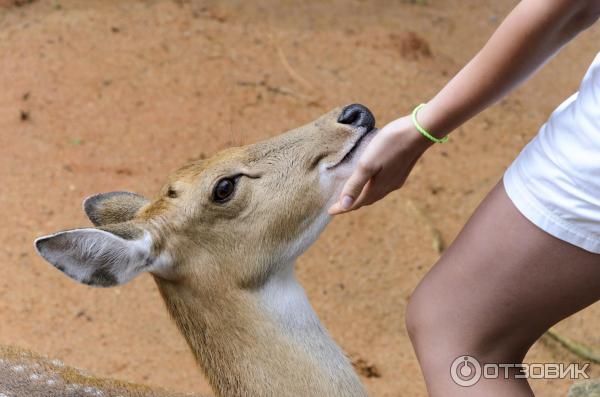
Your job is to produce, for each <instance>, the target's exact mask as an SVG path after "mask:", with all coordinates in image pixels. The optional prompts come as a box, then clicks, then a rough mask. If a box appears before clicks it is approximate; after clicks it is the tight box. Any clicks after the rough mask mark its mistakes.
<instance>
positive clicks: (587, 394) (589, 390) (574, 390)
mask: <svg viewBox="0 0 600 397" xmlns="http://www.w3.org/2000/svg"><path fill="white" fill-rule="evenodd" d="M568 397H600V379H590V380H584V381H579V382H575V383H573V385H572V386H571V388H570V389H569V395H568Z"/></svg>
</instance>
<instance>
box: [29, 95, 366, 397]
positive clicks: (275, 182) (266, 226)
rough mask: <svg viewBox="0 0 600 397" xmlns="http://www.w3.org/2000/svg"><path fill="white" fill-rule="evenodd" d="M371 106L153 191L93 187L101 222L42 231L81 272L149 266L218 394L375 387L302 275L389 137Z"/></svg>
mask: <svg viewBox="0 0 600 397" xmlns="http://www.w3.org/2000/svg"><path fill="white" fill-rule="evenodd" d="M376 131H377V129H376V128H375V118H374V116H373V114H372V113H371V112H370V111H369V109H368V108H366V107H365V106H363V105H360V104H352V105H348V106H345V107H343V108H337V109H334V110H332V111H330V112H328V113H326V114H325V115H323V116H321V117H319V118H318V119H316V120H314V121H313V122H310V123H308V124H306V125H304V126H302V127H299V128H296V129H293V130H291V131H289V132H287V133H284V134H281V135H278V136H275V137H273V138H270V139H268V140H265V141H262V142H258V143H254V144H250V145H247V146H242V147H234V148H228V149H225V150H223V151H221V152H218V153H217V154H215V155H214V156H213V157H211V158H208V159H203V160H196V161H192V162H190V163H188V164H186V165H184V166H183V167H181V168H179V169H177V170H175V171H174V172H172V173H171V174H170V176H169V177H168V178H167V181H166V183H165V184H164V185H163V187H162V188H161V189H160V191H159V193H158V195H157V196H156V197H155V198H153V199H147V198H145V197H143V196H140V195H138V194H135V193H131V192H110V193H103V194H97V195H95V196H91V197H89V198H87V199H86V200H85V201H84V204H83V207H84V210H85V213H86V214H87V216H88V218H89V219H90V220H91V222H92V223H93V225H94V227H87V228H80V229H73V230H66V231H61V232H58V233H54V234H51V235H48V236H44V237H40V238H38V239H37V240H36V241H35V248H36V250H37V252H38V253H39V254H40V255H41V256H42V257H43V258H44V259H45V260H46V261H48V262H49V263H50V264H52V265H53V266H54V267H55V268H56V269H58V270H60V271H61V272H63V273H64V274H65V275H67V276H68V277H70V278H72V279H73V280H75V281H77V282H79V283H83V284H87V285H90V286H93V287H113V286H118V285H122V284H124V283H127V282H128V281H130V280H131V279H133V278H134V277H137V276H139V275H140V274H142V273H149V274H150V275H151V276H152V277H153V278H154V280H155V282H156V285H157V287H158V290H159V292H160V294H161V296H162V298H163V300H164V302H165V305H166V308H167V310H168V312H169V313H170V316H171V318H172V319H173V320H174V322H175V324H176V325H177V327H178V329H179V330H180V332H181V333H182V334H183V336H184V338H185V340H186V341H187V343H188V345H189V347H190V349H191V351H192V353H193V354H194V356H195V358H196V361H197V362H198V364H199V366H200V368H201V370H202V371H203V373H204V374H205V376H206V378H207V379H208V382H209V383H210V385H211V387H212V389H213V391H214V393H215V394H216V395H217V396H278V397H280V396H294V397H298V396H328V397H333V396H365V395H366V390H365V388H364V386H363V385H362V383H361V381H360V380H359V378H358V376H357V374H356V373H355V371H354V370H353V367H352V365H351V363H350V361H349V360H348V358H347V356H346V355H345V354H344V352H343V351H342V349H341V348H340V347H339V346H338V345H337V344H336V343H335V342H334V341H333V339H332V337H331V336H330V335H329V333H328V332H327V330H326V329H325V328H324V326H323V325H322V324H321V322H320V321H319V318H318V316H317V315H316V313H315V311H314V310H313V309H312V307H311V305H310V303H309V301H308V298H307V296H306V294H305V292H304V289H303V288H302V286H301V285H300V284H299V282H298V281H297V279H296V277H295V274H294V266H295V262H296V259H297V258H298V257H299V256H300V255H301V254H302V253H303V252H304V251H305V250H306V249H307V248H308V247H309V246H310V245H311V244H313V242H314V241H315V240H316V239H317V237H318V236H319V234H320V233H321V232H322V231H323V229H324V228H325V226H326V225H327V224H328V223H329V221H330V219H331V217H330V215H329V214H328V213H327V209H328V207H329V206H330V205H331V204H333V203H334V202H335V201H336V200H337V196H338V195H339V194H340V191H341V188H342V186H343V183H344V182H345V181H346V180H347V179H348V177H349V176H350V173H351V172H352V170H353V168H354V167H355V166H356V165H357V162H358V160H357V159H358V157H359V155H360V153H361V152H362V151H363V150H364V148H365V147H366V145H367V144H368V142H369V141H370V140H371V139H372V137H373V136H374V135H375V133H376Z"/></svg>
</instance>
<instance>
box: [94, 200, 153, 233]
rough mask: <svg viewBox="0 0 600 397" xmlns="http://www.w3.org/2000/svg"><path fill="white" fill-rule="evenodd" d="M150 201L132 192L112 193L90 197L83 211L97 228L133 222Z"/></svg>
mask: <svg viewBox="0 0 600 397" xmlns="http://www.w3.org/2000/svg"><path fill="white" fill-rule="evenodd" d="M148 203H149V200H148V199H146V198H145V197H142V196H140V195H139V194H135V193H131V192H110V193H100V194H96V195H94V196H90V197H88V198H86V199H85V201H84V202H83V209H84V211H85V213H86V215H87V216H88V218H90V220H91V221H92V223H93V224H94V225H95V226H101V225H110V224H112V223H120V222H127V221H130V220H132V219H133V218H134V217H135V215H136V214H137V212H138V211H139V210H140V208H142V207H143V206H144V205H146V204H148Z"/></svg>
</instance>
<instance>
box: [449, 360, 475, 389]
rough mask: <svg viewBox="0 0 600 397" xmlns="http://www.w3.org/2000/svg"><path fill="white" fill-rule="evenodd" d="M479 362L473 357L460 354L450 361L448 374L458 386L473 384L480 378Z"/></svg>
mask: <svg viewBox="0 0 600 397" xmlns="http://www.w3.org/2000/svg"><path fill="white" fill-rule="evenodd" d="M481 372H482V371H481V364H479V361H477V359H476V358H475V357H472V356H460V357H457V358H456V360H454V361H453V362H452V366H451V367H450V376H452V380H453V381H454V383H456V384H457V385H459V386H463V387H469V386H473V385H474V384H476V383H477V382H479V379H481Z"/></svg>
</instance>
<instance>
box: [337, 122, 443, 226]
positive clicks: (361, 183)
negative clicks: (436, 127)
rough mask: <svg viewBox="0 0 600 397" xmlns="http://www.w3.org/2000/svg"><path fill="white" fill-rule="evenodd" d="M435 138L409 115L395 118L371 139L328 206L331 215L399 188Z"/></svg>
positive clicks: (350, 209) (356, 207)
mask: <svg viewBox="0 0 600 397" xmlns="http://www.w3.org/2000/svg"><path fill="white" fill-rule="evenodd" d="M431 144H432V142H431V141H429V140H427V139H426V138H425V137H423V136H422V135H421V134H420V133H419V132H418V131H417V130H416V129H415V127H414V126H413V124H412V121H411V119H410V116H406V117H402V118H399V119H397V120H394V121H392V122H391V123H389V124H387V125H386V126H385V127H383V128H382V129H381V130H379V132H377V134H376V135H375V137H373V140H372V141H371V142H370V143H369V145H368V146H367V148H366V149H365V151H364V152H363V154H362V155H361V156H360V158H359V160H358V165H357V167H356V169H355V170H354V172H353V173H352V175H351V176H350V178H349V179H348V181H346V184H345V185H344V188H343V189H342V193H341V194H340V198H339V200H338V201H337V202H336V203H335V204H333V205H332V206H331V207H330V208H329V213H330V214H331V215H337V214H341V213H344V212H348V211H353V210H356V209H358V208H360V207H362V206H364V205H369V204H372V203H374V202H376V201H378V200H380V199H382V198H383V197H385V196H387V195H388V193H390V192H392V191H394V190H396V189H399V188H400V187H402V185H403V184H404V181H405V180H406V178H407V177H408V175H409V174H410V171H411V170H412V168H413V167H414V165H415V163H416V162H417V160H418V159H419V157H421V155H422V154H423V153H424V152H425V150H427V148H429V147H430V146H431Z"/></svg>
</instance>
